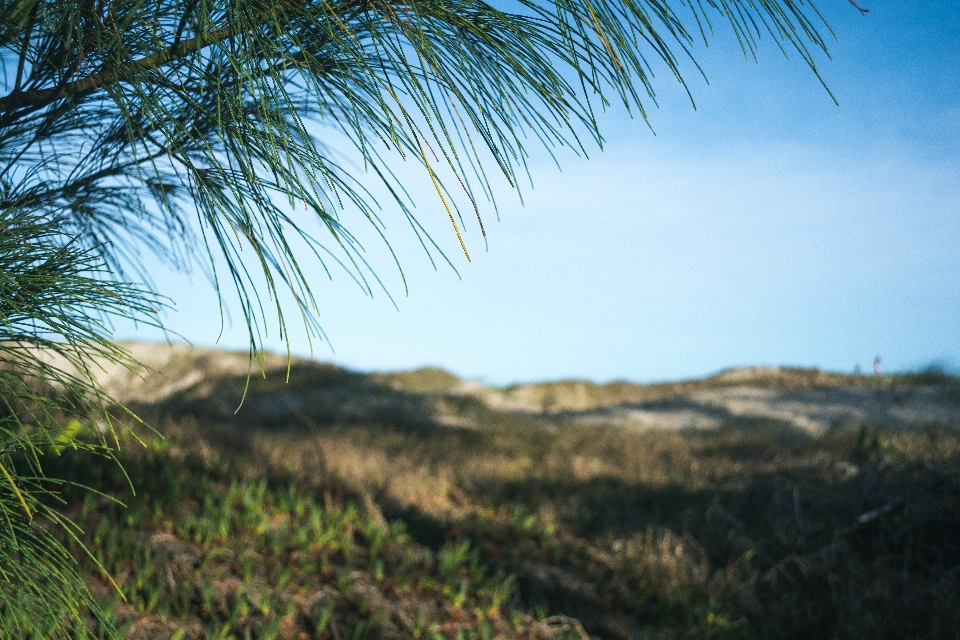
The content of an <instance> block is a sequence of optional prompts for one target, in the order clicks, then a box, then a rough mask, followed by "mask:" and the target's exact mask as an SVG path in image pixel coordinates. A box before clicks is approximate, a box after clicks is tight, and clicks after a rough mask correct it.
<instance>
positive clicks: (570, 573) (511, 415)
mask: <svg viewBox="0 0 960 640" xmlns="http://www.w3.org/2000/svg"><path fill="white" fill-rule="evenodd" d="M187 355H189V354H186V352H181V354H180V355H179V356H178V358H177V362H178V365H179V366H180V367H181V370H179V371H177V372H176V374H175V375H172V376H168V377H166V378H164V380H165V381H166V382H163V381H161V382H162V384H161V382H157V381H156V380H153V379H151V378H150V377H149V376H148V377H147V380H146V381H145V382H143V383H142V384H144V385H146V386H148V387H149V386H150V385H151V384H152V385H153V387H151V388H152V389H154V391H156V390H157V389H160V388H161V387H163V385H164V384H165V385H167V387H166V388H167V391H164V392H162V393H160V392H154V393H152V394H146V393H145V394H144V397H145V398H147V399H148V400H149V402H141V403H139V404H138V403H137V402H135V397H134V396H135V395H136V394H135V392H133V391H130V390H128V392H127V396H126V399H127V400H128V402H130V403H131V404H132V405H136V407H135V408H136V409H137V410H138V411H140V412H141V413H142V414H143V415H144V416H145V417H147V418H148V419H149V420H150V421H151V422H152V423H153V424H154V425H156V426H157V427H158V429H159V430H160V431H161V432H163V434H164V435H165V436H166V440H165V441H164V442H163V443H155V444H153V445H152V448H151V449H148V450H144V449H142V448H139V447H137V446H132V445H130V444H129V443H128V445H126V446H125V448H124V454H123V456H122V457H123V461H124V465H125V466H126V468H127V471H128V472H129V473H130V475H131V477H132V479H133V484H134V486H135V487H137V488H138V490H139V491H138V496H137V497H136V498H131V497H130V496H129V493H128V492H127V493H125V490H124V482H123V481H122V479H121V477H120V476H119V474H118V473H117V472H116V470H115V469H114V468H112V467H110V466H109V465H105V466H104V467H103V468H99V467H98V468H95V469H91V468H90V467H89V466H88V464H89V463H88V462H87V463H84V464H81V463H80V462H71V461H70V460H71V459H70V458H69V456H63V458H62V459H61V460H59V461H58V462H57V465H59V466H57V465H53V466H52V467H51V470H52V471H54V472H57V473H59V474H61V475H62V476H64V477H67V478H76V479H80V480H86V481H87V482H88V483H90V482H91V477H92V479H93V482H92V483H93V484H94V485H98V483H99V485H98V486H101V488H103V489H105V490H106V491H107V492H108V493H109V492H114V493H116V495H118V496H121V497H122V498H123V499H124V500H125V501H127V502H128V503H129V504H130V507H129V508H128V509H127V510H124V509H120V508H118V507H116V506H111V505H109V504H108V503H106V502H104V501H103V500H100V499H98V500H91V499H90V498H83V497H82V494H80V493H75V494H74V493H71V494H69V495H68V497H69V498H70V501H71V503H70V506H69V507H68V511H69V512H70V513H72V515H74V516H75V517H76V518H77V519H78V521H79V522H80V523H81V525H82V526H84V528H85V531H86V540H87V542H88V544H89V545H90V546H91V548H92V549H93V550H94V552H95V553H96V554H98V556H99V557H101V558H102V559H103V561H104V563H105V564H106V565H107V568H108V569H109V570H110V571H111V573H112V574H113V575H115V576H117V577H118V581H119V582H120V583H121V584H122V585H123V587H124V589H125V590H128V592H129V591H130V590H133V591H135V592H136V591H137V590H138V589H139V590H140V591H139V592H138V593H142V594H144V595H142V597H140V598H139V599H138V598H137V597H133V598H131V599H130V601H128V603H118V604H116V605H115V610H116V616H117V617H116V619H117V622H118V625H119V626H120V627H121V628H123V629H127V630H128V631H127V632H128V633H129V636H130V637H135V638H148V637H150V638H153V637H157V638H160V637H163V638H168V637H170V636H171V635H172V634H174V633H181V635H182V637H208V636H210V637H212V636H214V635H216V633H223V634H226V635H224V636H223V637H228V636H230V635H231V634H232V636H233V637H238V638H239V637H244V634H247V635H248V636H250V637H290V638H296V637H303V638H310V637H323V638H327V637H332V638H335V639H336V640H342V639H345V638H346V637H347V636H349V637H351V638H352V637H364V636H366V635H369V636H370V637H421V636H430V637H438V636H442V637H456V636H458V635H460V636H462V637H498V636H499V637H549V638H555V637H558V636H566V637H578V636H583V635H590V636H593V637H600V638H643V637H663V638H674V637H677V638H679V637H718V638H719V637H723V638H727V637H768V638H862V637H874V638H902V637H911V638H953V637H956V635H957V630H958V629H960V435H958V431H957V425H955V424H947V423H936V422H931V423H926V424H922V423H917V424H914V425H912V426H911V428H908V429H903V428H901V429H897V430H893V429H891V428H889V427H888V426H884V425H875V424H870V423H867V422H863V423H859V424H851V423H849V422H842V421H841V422H838V423H837V424H836V425H834V426H833V427H831V428H827V429H825V430H822V431H820V432H811V431H809V430H804V429H800V428H798V427H797V426H796V425H795V424H792V423H791V422H789V421H782V420H774V419H770V418H750V417H744V416H736V415H724V416H723V420H722V423H721V424H720V426H719V427H717V428H712V429H700V430H690V429H680V430H677V429H673V430H666V429H644V430H638V429H623V428H619V427H615V426H604V425H603V424H598V423H592V424H584V423H583V422H582V421H580V420H579V419H578V418H579V416H580V413H579V412H587V411H592V410H596V409H598V408H602V407H618V406H622V405H628V404H629V405H638V406H645V403H646V404H650V403H657V402H659V403H663V402H667V401H677V400H678V399H679V400H682V399H683V398H685V397H688V396H690V394H694V393H696V392H699V391H704V390H709V389H717V388H728V387H734V386H738V387H748V388H765V389H790V390H794V391H796V390H798V389H811V390H823V389H827V388H847V389H849V388H856V389H859V390H860V392H863V391H864V390H867V391H868V392H869V393H876V394H888V395H889V396H890V397H891V398H893V399H894V400H891V402H893V401H895V400H896V399H897V398H899V401H900V402H902V403H906V402H908V401H909V399H910V398H911V397H913V396H917V394H919V396H918V397H922V398H928V397H929V398H935V399H936V401H937V402H940V403H942V404H943V405H944V406H945V407H947V408H948V409H950V408H952V409H951V410H953V409H956V408H957V407H958V406H960V384H958V381H957V380H956V379H953V378H950V377H948V376H937V375H932V374H931V375H927V376H926V377H923V376H915V377H913V378H907V377H900V378H896V377H887V378H883V379H880V380H873V379H866V378H854V377H851V376H841V375H837V374H824V373H822V372H817V371H803V370H749V371H739V372H728V373H726V374H721V375H719V376H715V377H713V378H708V379H706V380H702V381H690V382H685V383H677V384H671V385H651V386H641V385H631V384H628V383H618V384H614V385H606V386H600V385H591V384H589V383H580V382H566V383H556V384H552V385H528V386H525V387H515V388H511V389H506V390H501V391H498V390H483V389H480V390H477V389H476V388H473V391H471V392H470V393H465V392H464V389H465V387H464V385H463V383H461V381H459V380H458V379H457V378H455V377H454V376H451V375H450V374H447V373H445V372H442V371H438V370H423V371H420V372H409V373H403V374H384V375H375V376H365V375H360V374H356V373H350V372H346V371H343V370H340V369H336V368H334V367H329V366H324V365H318V364H315V363H310V362H304V361H297V362H295V363H294V366H293V370H292V372H291V378H290V383H289V384H287V383H284V375H283V372H282V368H283V366H284V364H285V363H283V362H280V361H271V369H272V370H271V371H270V372H269V375H268V377H267V379H266V380H265V381H264V380H256V379H255V380H254V382H253V383H252V386H251V389H250V391H249V392H248V394H247V397H246V399H245V401H244V407H243V408H242V409H241V410H240V412H239V413H237V414H236V415H234V414H233V411H234V409H235V408H236V405H237V404H238V402H239V398H240V397H241V395H242V391H243V388H244V386H245V384H246V377H245V374H244V372H243V371H242V370H238V369H237V368H236V367H234V368H232V369H231V368H230V367H226V366H224V365H223V362H222V358H226V357H227V356H222V357H221V361H219V364H218V363H217V362H214V361H212V360H211V359H210V358H212V357H213V355H212V352H204V355H203V357H204V358H206V360H205V361H204V362H202V363H198V361H197V360H191V359H190V358H188V357H187ZM167 362H169V361H167ZM211 362H212V364H211ZM203 367H206V369H205V370H202V368H203ZM198 370H202V375H201V376H194V377H193V381H192V382H190V381H189V380H188V384H179V385H177V384H172V383H173V382H176V381H178V380H180V381H182V380H184V379H185V376H189V375H190V372H191V371H198ZM470 389H471V388H467V390H468V391H469V390H470ZM883 397H884V398H886V397H887V396H886V395H884V396H883ZM511 403H513V404H511ZM510 407H513V408H512V409H510ZM518 407H519V408H518ZM524 407H528V408H530V410H524V409H523V408H524ZM74 465H76V466H74ZM258 483H261V484H258ZM258 487H262V488H260V489H258ZM257 491H260V493H259V494H257ZM231 492H233V493H231ZM248 494H249V495H248ZM257 495H259V496H260V497H259V498H257V497H256V496H257ZM225 496H227V497H225ZM229 496H233V497H232V498H231V497H229ZM238 496H247V497H242V498H241V497H238ZM250 496H253V497H250ZM231 500H234V501H235V505H236V506H230V505H233V504H234V502H231ZM258 500H259V502H258ZM254 503H255V504H256V505H259V506H257V510H256V513H258V514H260V515H257V516H256V517H253V516H249V518H252V519H250V520H249V522H247V524H246V525H242V526H241V525H239V524H234V525H228V524H222V522H227V520H229V518H238V517H239V516H236V515H229V514H228V515H224V513H227V512H229V513H230V514H233V513H234V512H236V513H240V512H243V513H246V511H243V509H246V508H248V507H247V506H244V505H248V506H249V505H250V504H254ZM225 505H226V506H225ZM284 505H286V506H284ZM297 505H299V506H297ZM251 508H252V507H251ZM313 509H315V510H316V515H315V520H316V522H321V521H322V522H323V523H325V524H323V525H322V526H321V525H320V524H317V525H316V527H317V529H316V531H317V532H320V533H316V536H320V538H323V536H325V535H327V534H328V533H329V535H330V536H333V537H336V536H340V537H341V538H342V540H341V542H337V543H334V542H328V543H323V544H320V543H318V542H317V541H316V540H307V539H306V538H304V539H303V540H301V539H299V538H298V533H297V532H298V531H301V532H303V531H307V529H309V527H312V526H314V525H311V524H309V522H313V520H309V518H308V516H307V515H304V514H308V515H309V514H310V513H312V511H311V510H313ZM251 513H252V512H251ZM244 517H247V516H244ZM311 517H314V516H311ZM303 518H306V520H302V522H301V519H303ZM225 519H226V520H225ZM241 520H242V519H241ZM230 522H233V521H232V520H230ZM245 522H246V521H245ZM217 523H221V524H217ZM298 523H300V524H298ZM218 527H219V530H218V529H217V528H218ZM324 527H326V528H324ZM208 529H209V531H208ZM310 531H313V529H310ZM323 532H327V533H323ZM331 532H332V533H331ZM305 535H306V534H304V536H305ZM311 535H313V534H311ZM304 536H301V537H304ZM307 537H309V536H307ZM341 538H337V540H340V539H341ZM330 539H331V540H333V538H330ZM111 554H112V555H111ZM125 554H126V555H125ZM137 554H139V555H137ZM87 570H88V571H89V573H90V576H91V584H93V585H95V586H96V585H101V584H103V580H102V579H100V578H95V577H94V576H96V570H95V568H93V567H92V566H91V567H88V568H87ZM138 574H139V575H138ZM151 580H152V581H153V582H151ZM154 583H155V585H154V587H150V588H152V589H153V591H150V589H149V588H148V587H147V586H144V585H149V584H154ZM97 588H98V589H100V592H101V593H102V594H103V597H104V598H107V599H109V598H111V597H112V596H111V595H110V594H111V591H110V590H109V589H108V588H106V587H97ZM149 594H154V595H149ZM151 598H152V599H153V602H150V600H151ZM178 598H179V600H178ZM258 598H259V600H258ZM253 602H261V603H263V602H268V603H269V602H272V603H274V604H273V613H272V614H271V613H270V610H271V608H270V606H266V607H264V606H260V608H259V609H258V608H257V607H256V606H253V605H249V606H247V605H243V606H241V604H243V603H253ZM244 607H246V608H244ZM318 612H319V613H318ZM324 612H326V613H324ZM324 615H327V618H326V619H325V620H326V621H325V622H324V618H323V616H324ZM231 616H232V617H231ZM228 619H229V620H230V621H232V622H230V625H233V626H232V627H230V629H229V630H228V629H227V627H228V626H229V625H228V624H227V622H226V621H227V620H228ZM318 620H319V621H320V622H323V624H320V622H318ZM218 625H219V626H218ZM178 630H179V631H178ZM218 630H219V631H218Z"/></svg>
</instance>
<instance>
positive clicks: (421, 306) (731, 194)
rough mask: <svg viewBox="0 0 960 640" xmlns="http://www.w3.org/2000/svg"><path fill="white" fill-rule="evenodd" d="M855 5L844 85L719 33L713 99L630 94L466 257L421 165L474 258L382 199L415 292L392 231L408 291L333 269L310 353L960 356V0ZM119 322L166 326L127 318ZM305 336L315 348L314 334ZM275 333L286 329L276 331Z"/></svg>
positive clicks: (160, 276)
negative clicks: (446, 262)
mask: <svg viewBox="0 0 960 640" xmlns="http://www.w3.org/2000/svg"><path fill="white" fill-rule="evenodd" d="M861 4H862V5H863V6H866V7H868V8H869V9H870V10H871V11H870V13H869V14H867V15H866V16H861V15H860V14H859V13H858V12H857V11H856V10H855V9H854V8H853V7H852V6H851V5H850V4H848V2H847V1H846V0H820V2H818V7H820V8H821V10H822V11H823V13H824V14H825V15H826V16H827V18H828V19H829V21H830V23H831V25H832V26H833V27H834V30H835V31H836V33H837V35H838V36H839V38H840V39H839V42H836V43H834V44H833V45H832V47H831V54H832V56H833V60H832V61H827V60H826V59H825V58H823V59H821V60H820V62H819V66H820V69H821V72H822V75H823V77H824V79H825V80H826V82H827V84H828V85H829V87H830V89H831V90H832V91H833V93H834V95H835V96H836V97H837V99H838V101H839V103H840V104H839V106H837V105H835V104H834V103H833V101H832V100H831V99H830V97H829V96H828V95H827V93H826V92H825V91H824V90H823V88H822V87H821V86H820V84H819V82H818V81H817V80H816V78H815V77H814V76H813V74H812V73H811V72H810V70H809V69H808V68H807V67H806V66H805V65H804V64H803V63H802V62H801V61H799V60H796V59H793V60H789V61H788V60H784V59H783V56H782V54H781V53H780V51H779V50H778V49H777V48H776V47H775V46H774V45H773V43H771V42H769V41H767V42H764V43H763V45H762V46H761V50H760V54H759V62H758V63H754V62H753V61H745V60H744V58H743V55H742V54H741V53H740V51H739V49H738V47H737V46H736V43H735V41H734V40H733V39H732V38H731V37H729V36H730V34H727V33H724V32H720V33H719V34H718V37H717V38H716V39H715V40H714V41H713V42H712V43H711V46H710V47H709V48H708V49H704V48H703V47H702V46H701V47H699V48H698V50H697V59H698V61H699V62H700V63H701V64H702V66H703V68H704V70H705V71H706V73H707V76H708V77H709V80H710V84H709V85H707V84H705V83H704V82H702V81H701V80H699V79H698V78H697V77H695V76H694V75H690V78H689V79H690V84H691V87H692V92H693V95H694V98H695V99H696V102H697V110H696V111H695V110H693V109H692V108H691V106H690V103H689V101H688V100H687V98H686V97H685V94H684V93H683V92H682V91H681V90H680V89H679V87H677V86H675V83H673V81H672V80H670V79H669V78H661V79H660V82H659V83H658V84H657V85H656V88H657V90H658V98H659V101H660V108H659V109H654V110H652V111H651V113H650V124H651V126H652V128H653V129H654V130H655V132H656V134H655V135H654V134H653V133H652V132H651V131H650V128H648V127H647V126H646V125H645V124H644V123H643V121H641V120H631V119H630V118H629V117H627V116H626V114H625V113H623V112H622V110H620V111H618V110H616V109H614V110H612V111H611V112H610V113H607V114H604V115H603V116H602V122H601V125H602V129H603V133H604V135H605V137H606V140H607V143H606V145H605V149H604V151H603V152H600V151H598V150H596V149H588V151H589V152H590V157H589V159H584V158H579V157H577V156H575V155H574V154H572V153H561V154H560V156H559V157H560V162H561V165H562V167H563V171H562V172H560V171H558V170H557V169H556V167H555V166H553V164H552V161H550V159H549V158H548V157H547V156H546V155H545V154H540V155H535V156H534V158H533V161H532V163H531V167H532V169H531V170H532V174H533V177H534V188H533V189H532V190H531V189H530V188H529V187H527V188H526V189H525V190H524V204H523V205H521V204H520V202H519V200H518V199H517V197H516V196H515V195H514V194H512V193H511V192H510V191H509V189H507V188H506V186H505V185H504V186H503V188H501V189H500V190H499V191H498V203H499V205H500V206H499V212H500V216H499V218H500V219H499V221H497V220H496V215H495V213H494V212H493V210H492V209H491V208H490V207H489V206H488V207H486V209H482V212H483V214H484V219H485V222H486V225H487V231H488V235H489V250H488V251H487V252H484V251H483V242H482V240H481V238H480V236H479V233H478V231H477V229H468V230H467V234H466V236H465V239H466V241H467V243H468V246H469V248H470V249H471V255H472V256H473V257H474V261H473V262H471V263H467V262H466V260H465V259H464V258H463V256H462V254H461V253H460V252H459V247H458V245H457V241H456V237H455V235H454V234H453V232H452V230H451V229H450V228H449V222H447V221H446V215H445V213H444V211H443V209H442V207H441V205H440V203H439V202H437V200H436V197H435V195H432V194H431V193H430V190H429V189H430V186H429V182H424V181H423V180H422V179H421V178H417V179H416V184H417V185H419V187H417V189H415V190H414V191H413V193H414V196H415V198H416V200H417V203H418V209H417V210H416V213H417V216H418V218H419V219H420V220H421V221H422V222H423V223H424V224H425V225H426V226H427V227H428V229H429V230H430V232H431V234H432V235H433V237H434V238H435V239H436V240H437V241H438V243H440V244H441V246H442V247H443V248H444V250H445V251H446V252H447V254H448V255H449V256H450V257H451V260H452V261H453V262H454V263H455V264H456V266H457V269H458V271H459V274H460V277H459V278H458V276H457V274H455V273H454V272H453V271H452V270H451V269H449V268H444V267H441V268H440V269H439V270H437V271H434V270H433V269H432V268H431V267H430V264H429V262H428V261H427V260H426V258H425V256H424V255H423V253H422V251H421V250H419V249H418V246H417V245H416V242H415V240H414V239H413V238H412V236H411V235H410V234H409V233H408V232H407V231H406V227H405V224H404V223H402V222H401V221H400V218H399V216H392V217H391V215H390V212H389V211H387V212H385V220H386V221H387V224H388V234H390V237H391V240H392V242H393V243H394V247H395V249H396V250H397V252H398V254H399V255H400V257H401V261H402V263H403V266H404V270H405V274H406V276H407V280H408V282H409V286H410V294H409V296H408V297H404V295H403V287H402V284H401V281H400V278H399V276H397V274H396V270H395V269H391V267H390V266H389V263H388V262H387V261H385V260H383V258H384V256H383V255H379V254H382V253H383V252H379V254H378V255H377V256H375V259H374V263H375V264H376V265H378V267H377V268H378V271H379V273H380V275H381V276H383V278H384V281H385V283H386V284H387V286H388V288H389V289H390V291H391V292H392V293H393V294H394V297H395V299H396V302H397V306H398V307H399V310H397V309H395V308H394V307H393V306H392V305H391V303H390V301H389V300H388V299H387V297H386V296H384V295H379V294H378V295H376V296H374V298H372V299H371V298H368V297H365V296H364V295H363V294H362V293H361V292H360V291H359V290H358V289H357V288H356V287H355V286H352V285H351V283H350V282H349V280H348V278H346V277H344V276H342V275H341V276H339V277H336V278H335V279H334V281H333V282H332V283H330V282H327V280H326V278H325V277H322V278H321V277H320V274H319V273H318V277H317V289H316V292H317V294H318V298H319V301H320V305H321V317H320V321H321V323H322V325H323V328H324V330H325V331H326V333H327V334H328V336H329V337H330V339H331V341H332V345H333V348H334V350H335V351H331V349H330V346H329V345H328V344H326V343H319V344H318V343H316V342H315V343H314V356H315V357H317V358H318V359H322V360H327V361H332V362H336V363H338V364H342V365H344V366H348V367H351V368H355V369H361V370H392V369H407V368H413V367H417V366H423V365H434V366H441V367H444V368H447V369H449V370H451V371H453V372H455V373H457V374H459V375H461V376H464V377H468V378H478V379H481V380H483V381H485V382H488V383H493V384H508V383H512V382H517V381H531V380H545V379H558V378H588V379H592V380H596V381H608V380H613V379H629V380H636V381H655V380H666V379H678V378H685V377H693V376H700V375H704V374H708V373H712V372H715V371H718V370H720V369H723V368H726V367H732V366H739V365H748V364H767V365H792V366H811V367H813V366H815V367H821V368H824V369H830V370H839V371H851V370H853V368H854V366H856V365H857V364H859V365H860V366H861V367H863V368H864V369H867V368H869V367H870V364H871V362H872V360H873V357H874V356H875V355H879V356H881V358H883V361H884V366H885V368H886V369H887V370H903V369H910V368H916V367H920V366H923V365H925V364H929V363H931V362H934V361H940V362H944V363H946V364H948V365H951V366H960V5H958V4H957V3H955V2H947V1H940V2H937V1H930V2H922V3H904V2H895V1H893V0H864V2H861ZM402 170H403V169H402ZM404 175H406V174H404ZM410 175H411V176H413V175H414V173H413V172H412V171H411V173H410ZM411 179H413V178H411ZM154 272H155V273H156V275H157V285H158V286H159V287H160V290H161V291H162V292H163V293H165V294H166V295H168V296H170V297H171V298H172V300H173V302H174V303H175V304H176V309H177V310H176V312H174V313H172V314H171V315H170V316H169V317H168V318H167V321H168V324H169V326H170V327H171V328H172V329H173V330H175V331H177V332H179V333H180V334H182V335H183V336H185V337H186V338H187V339H189V340H190V341H191V342H193V343H194V344H198V345H204V346H206V345H213V344H214V343H215V342H216V341H217V339H218V336H219V335H220V332H221V322H220V318H219V316H218V314H217V309H216V306H215V304H214V303H213V294H212V291H211V289H210V287H209V285H207V283H206V282H205V280H204V279H203V278H202V277H200V276H194V277H192V278H188V277H185V276H182V275H178V274H174V273H170V272H169V271H165V270H163V269H162V268H159V267H157V268H155V269H154ZM291 322H292V323H294V322H295V317H293V315H291ZM118 337H120V338H123V339H141V340H157V339H162V336H161V335H160V334H158V333H157V332H155V331H149V330H144V329H142V328H141V329H139V330H135V329H134V328H132V327H130V326H127V325H122V326H120V327H118ZM291 340H292V345H291V346H292V348H293V351H294V352H295V353H297V354H300V355H308V354H309V346H308V344H307V341H306V338H305V337H304V335H303V332H302V331H300V332H296V331H293V332H292V338H291ZM268 344H269V345H270V347H271V348H272V349H274V350H277V351H282V350H283V343H282V341H280V340H279V339H278V338H277V336H276V332H274V333H273V334H272V338H271V339H270V340H269V341H268ZM219 345H220V346H223V347H227V348H237V349H242V348H245V347H246V332H245V330H244V327H242V326H240V323H238V322H237V321H236V320H235V321H234V323H233V326H232V327H230V326H228V327H227V328H226V330H225V331H224V333H223V335H222V336H221V337H220V340H219Z"/></svg>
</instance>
